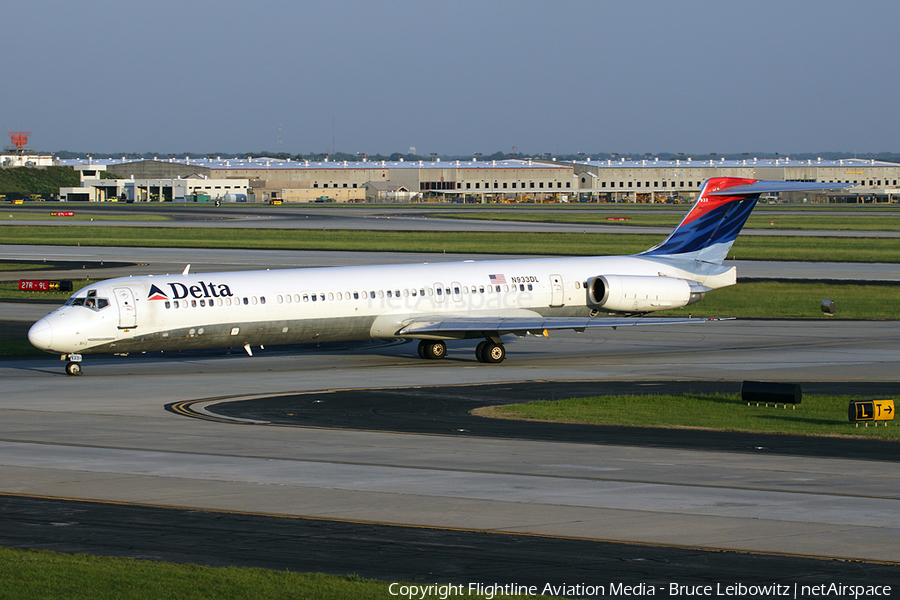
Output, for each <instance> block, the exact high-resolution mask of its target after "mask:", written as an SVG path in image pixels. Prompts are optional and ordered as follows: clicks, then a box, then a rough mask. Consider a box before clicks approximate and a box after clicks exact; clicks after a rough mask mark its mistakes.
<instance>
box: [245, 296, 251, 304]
mask: <svg viewBox="0 0 900 600" xmlns="http://www.w3.org/2000/svg"><path fill="white" fill-rule="evenodd" d="M248 304H250V298H247V297H246V296H244V306H246V305H248Z"/></svg>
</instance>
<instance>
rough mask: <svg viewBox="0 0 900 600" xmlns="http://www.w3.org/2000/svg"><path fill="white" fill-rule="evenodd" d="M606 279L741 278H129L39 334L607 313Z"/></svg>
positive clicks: (174, 341) (331, 328)
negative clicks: (592, 285) (599, 295)
mask: <svg viewBox="0 0 900 600" xmlns="http://www.w3.org/2000/svg"><path fill="white" fill-rule="evenodd" d="M601 275H625V276H637V277H654V278H659V277H660V276H662V277H663V278H675V279H680V280H689V281H691V282H697V283H699V284H703V285H705V286H708V288H716V287H722V286H724V285H730V284H732V283H734V280H735V276H734V269H733V268H731V269H726V268H723V267H721V266H716V265H704V264H700V263H695V262H693V261H687V262H686V261H673V260H669V259H666V258H643V257H636V256H622V257H596V258H592V257H585V258H536V259H515V260H500V261H466V262H457V263H434V264H429V263H425V264H413V265H379V266H360V267H334V268H310V269H287V270H274V271H247V272H223V273H204V274H187V275H165V276H141V277H127V278H117V279H109V280H106V281H102V282H99V283H96V284H93V285H91V286H88V287H86V288H83V289H82V290H80V291H79V292H77V293H76V294H75V295H73V296H72V298H70V300H69V301H68V302H67V303H66V305H65V306H63V307H61V308H59V309H57V310H56V311H54V312H53V313H51V314H49V315H47V316H46V317H44V318H43V319H41V320H40V321H39V322H38V323H36V324H35V325H34V327H32V330H31V332H30V333H29V339H30V340H31V341H32V343H33V344H34V345H35V346H37V347H39V348H42V349H44V350H47V351H50V352H57V353H63V354H65V353H79V354H95V353H128V352H140V351H151V350H172V349H190V348H214V347H234V346H253V345H262V344H294V343H305V342H325V341H343V340H358V339H370V338H390V337H404V336H403V335H401V334H400V332H401V330H402V329H403V327H404V326H405V325H406V324H408V323H409V322H411V321H413V320H415V319H417V318H421V317H435V318H441V317H449V316H453V317H474V318H478V317H535V316H543V317H593V316H597V315H598V314H600V313H602V312H604V310H602V309H601V310H597V307H596V306H593V305H592V302H591V298H590V295H589V293H588V290H587V289H586V283H587V282H588V281H590V280H592V279H593V278H596V277H598V276H601ZM645 302H652V300H645ZM101 305H104V306H101ZM653 306H654V307H655V308H654V307H651V308H650V309H649V310H662V309H665V308H671V306H666V305H665V302H663V303H662V304H661V305H659V306H657V305H653ZM636 312H647V310H644V311H636ZM405 337H419V338H433V339H452V338H461V337H482V335H481V334H477V335H475V334H472V333H471V332H456V333H453V332H450V333H447V334H442V335H434V334H425V335H414V336H405Z"/></svg>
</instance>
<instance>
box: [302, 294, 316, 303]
mask: <svg viewBox="0 0 900 600" xmlns="http://www.w3.org/2000/svg"><path fill="white" fill-rule="evenodd" d="M313 299H314V300H315V298H313ZM303 301H304V302H309V294H303Z"/></svg>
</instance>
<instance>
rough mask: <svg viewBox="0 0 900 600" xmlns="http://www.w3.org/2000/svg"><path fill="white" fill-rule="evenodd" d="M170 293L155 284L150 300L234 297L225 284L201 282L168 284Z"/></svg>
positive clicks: (152, 286)
mask: <svg viewBox="0 0 900 600" xmlns="http://www.w3.org/2000/svg"><path fill="white" fill-rule="evenodd" d="M166 285H168V286H169V292H168V293H167V292H164V291H163V290H161V289H160V288H159V287H157V286H156V285H155V284H151V285H150V292H149V294H148V295H147V299H148V300H169V299H171V300H181V299H183V298H187V297H188V296H190V297H191V298H225V297H229V296H233V295H234V294H232V293H231V288H229V287H228V285H227V284H225V283H212V282H207V281H201V282H200V283H197V284H195V285H191V286H187V285H185V284H183V283H168V284H166Z"/></svg>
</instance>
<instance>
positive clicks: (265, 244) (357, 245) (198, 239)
mask: <svg viewBox="0 0 900 600" xmlns="http://www.w3.org/2000/svg"><path fill="white" fill-rule="evenodd" d="M664 237H665V236H661V235H635V234H610V235H602V234H586V233H536V232H535V233H528V232H514V233H497V232H472V231H469V232H453V233H452V234H448V233H446V232H422V231H357V230H283V229H229V228H208V229H205V228H202V229H201V228H190V227H171V228H168V227H166V228H157V227H109V226H103V225H96V226H85V225H70V226H68V227H66V228H64V229H61V228H59V227H52V226H39V225H7V226H3V225H0V243H3V244H39V245H41V244H43V245H59V244H62V245H69V246H76V245H77V246H125V247H166V248H258V249H285V250H352V251H373V252H453V253H491V254H542V255H560V256H600V255H621V254H634V253H638V252H642V251H643V250H646V249H648V248H650V247H652V246H654V245H655V244H657V243H659V242H661V241H662V240H663V239H664ZM731 256H732V257H739V258H742V259H764V260H818V261H835V260H840V261H845V262H900V238H828V237H782V236H773V237H760V236H752V237H751V236H743V237H739V238H738V240H737V242H736V243H735V245H734V247H733V248H732V252H731Z"/></svg>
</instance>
